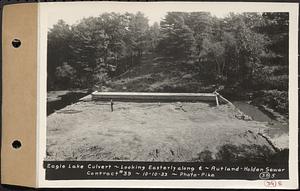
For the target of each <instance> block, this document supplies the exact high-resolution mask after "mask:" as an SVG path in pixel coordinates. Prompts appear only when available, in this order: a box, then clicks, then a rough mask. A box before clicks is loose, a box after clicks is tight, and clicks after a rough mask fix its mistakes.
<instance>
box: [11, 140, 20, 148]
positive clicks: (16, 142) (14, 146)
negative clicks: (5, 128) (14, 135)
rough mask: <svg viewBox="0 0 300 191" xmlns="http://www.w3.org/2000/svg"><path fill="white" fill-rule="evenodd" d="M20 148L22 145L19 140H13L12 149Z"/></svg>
mask: <svg viewBox="0 0 300 191" xmlns="http://www.w3.org/2000/svg"><path fill="white" fill-rule="evenodd" d="M21 146H22V144H21V142H20V141H19V140H14V142H13V143H12V147H13V148H14V149H19V148H20V147H21Z"/></svg>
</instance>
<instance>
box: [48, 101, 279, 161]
mask: <svg viewBox="0 0 300 191" xmlns="http://www.w3.org/2000/svg"><path fill="white" fill-rule="evenodd" d="M181 104H182V107H180V106H179V105H181ZM236 114H237V111H236V109H235V108H234V107H232V106H230V105H228V104H227V105H220V106H219V107H215V106H210V105H209V104H207V103H132V102H116V103H115V104H114V111H113V112H111V110H110V105H109V103H106V102H93V101H90V102H78V103H76V104H73V105H70V106H67V107H65V108H64V109H62V110H60V111H57V112H55V113H53V114H51V115H50V116H48V118H47V160H130V161H185V162H187V161H212V160H217V161H224V160H226V161H228V160H229V161H231V162H234V161H240V160H247V161H252V160H253V161H256V162H257V161H264V162H266V161H269V160H272V159H271V155H273V154H275V153H276V152H277V151H278V150H277V149H276V148H275V147H274V145H273V144H272V143H271V142H270V141H269V140H268V139H266V138H265V137H264V136H263V135H262V134H261V133H263V132H265V131H266V130H267V129H269V128H268V127H267V124H266V123H263V122H256V121H244V120H240V119H237V118H236Z"/></svg>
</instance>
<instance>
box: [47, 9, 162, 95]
mask: <svg viewBox="0 0 300 191" xmlns="http://www.w3.org/2000/svg"><path fill="white" fill-rule="evenodd" d="M158 30H159V28H158V24H156V25H153V26H151V27H149V25H148V19H147V18H146V17H145V16H144V15H143V14H142V13H140V12H138V13H137V14H131V13H126V14H117V13H104V14H101V15H100V16H99V17H89V18H85V19H82V20H81V21H80V22H79V23H77V24H75V25H72V26H70V25H68V24H66V23H65V22H64V21H63V20H60V21H58V23H57V24H56V25H54V26H53V28H51V29H50V31H49V33H48V65H47V67H48V69H47V75H48V77H47V78H48V90H57V89H66V88H91V87H92V86H93V85H96V84H101V83H104V82H105V81H107V80H108V79H110V78H111V77H112V76H116V75H118V74H120V73H122V72H125V71H126V70H127V69H128V68H129V67H132V66H134V65H136V64H138V63H139V60H140V58H141V56H142V54H143V53H144V52H145V51H146V50H149V49H154V48H155V46H156V41H157V40H156V35H157V33H158Z"/></svg>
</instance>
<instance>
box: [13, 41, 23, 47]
mask: <svg viewBox="0 0 300 191" xmlns="http://www.w3.org/2000/svg"><path fill="white" fill-rule="evenodd" d="M12 45H13V47H15V48H19V47H20V46H21V41H20V40H19V39H14V40H13V41H12Z"/></svg>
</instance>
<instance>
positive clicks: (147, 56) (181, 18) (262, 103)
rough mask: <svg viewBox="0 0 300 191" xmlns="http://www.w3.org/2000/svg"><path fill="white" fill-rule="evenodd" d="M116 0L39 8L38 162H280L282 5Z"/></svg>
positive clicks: (285, 65)
mask: <svg viewBox="0 0 300 191" xmlns="http://www.w3.org/2000/svg"><path fill="white" fill-rule="evenodd" d="M120 7H121V8H120ZM120 7H118V8H114V7H113V6H112V9H111V11H110V10H108V9H101V6H95V7H93V8H90V9H87V10H85V11H81V12H74V14H61V15H60V14H53V15H51V17H49V18H48V28H47V30H48V31H47V127H46V157H45V161H113V162H114V161H115V162H118V161H122V162H126V161H127V162H128V161H130V162H175V163H177V162H180V163H218V164H219V163H232V164H235V163H238V164H240V163H243V164H247V165H248V166H251V165H253V166H255V165H265V164H266V165H267V164H281V165H286V166H288V162H289V132H290V128H289V12H270V11H266V12H263V11H259V12H258V11H257V12H253V11H242V10H239V11H230V9H224V11H220V10H218V11H214V10H213V9H209V10H207V11H205V10H202V11H193V10H188V9H184V8H182V9H180V5H177V7H179V8H177V9H172V6H161V8H160V9H150V8H148V9H147V8H145V7H147V5H145V6H144V7H143V6H137V7H136V8H135V7H132V8H128V9H122V6H120ZM58 12H59V11H58ZM275 170H276V169H275ZM277 170H278V169H277ZM285 170H287V171H288V169H285ZM259 178H261V177H257V179H259Z"/></svg>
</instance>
